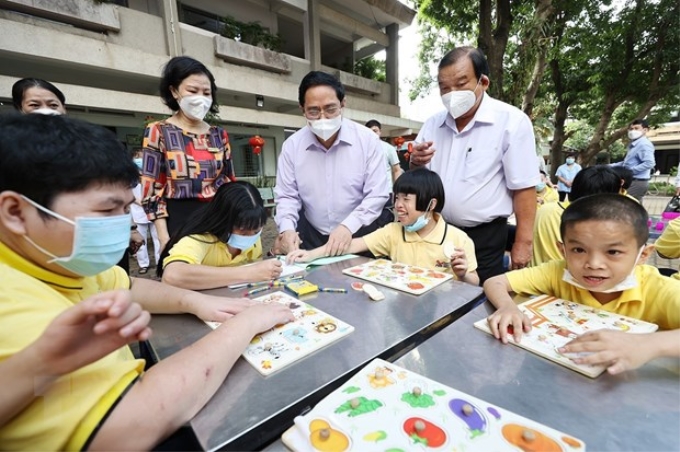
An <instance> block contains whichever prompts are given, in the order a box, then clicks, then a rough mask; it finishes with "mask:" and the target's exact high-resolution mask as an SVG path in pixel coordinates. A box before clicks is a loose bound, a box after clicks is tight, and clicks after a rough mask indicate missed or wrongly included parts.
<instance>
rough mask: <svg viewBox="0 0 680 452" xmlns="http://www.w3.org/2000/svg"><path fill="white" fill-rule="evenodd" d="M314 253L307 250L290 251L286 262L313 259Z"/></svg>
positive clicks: (291, 262) (292, 262)
mask: <svg viewBox="0 0 680 452" xmlns="http://www.w3.org/2000/svg"><path fill="white" fill-rule="evenodd" d="M313 260H314V259H313V257H312V253H311V252H309V251H307V250H295V251H291V252H290V253H288V255H287V256H286V264H288V265H290V264H294V263H296V262H309V261H313Z"/></svg>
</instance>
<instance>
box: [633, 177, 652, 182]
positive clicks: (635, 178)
mask: <svg viewBox="0 0 680 452" xmlns="http://www.w3.org/2000/svg"><path fill="white" fill-rule="evenodd" d="M633 180H641V181H648V180H649V179H639V178H637V177H634V178H633Z"/></svg>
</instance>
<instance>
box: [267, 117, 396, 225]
mask: <svg viewBox="0 0 680 452" xmlns="http://www.w3.org/2000/svg"><path fill="white" fill-rule="evenodd" d="M386 178H387V173H386V172H385V155H384V152H383V150H382V147H381V145H380V140H379V139H378V137H377V136H376V135H375V133H373V132H372V131H371V130H370V129H367V128H366V127H363V126H361V125H359V124H357V123H355V122H353V121H350V120H349V119H345V118H343V120H342V126H341V127H340V131H339V132H338V136H337V138H336V139H335V142H334V143H333V145H332V146H331V147H330V149H326V148H325V147H323V145H322V144H321V143H319V141H318V140H317V138H316V135H314V134H313V133H312V131H311V130H310V129H309V127H308V126H305V127H304V128H302V129H300V130H298V131H297V132H295V133H294V134H293V135H292V136H291V137H289V138H288V139H287V140H286V141H284V143H283V147H282V149H281V155H280V156H279V165H278V169H277V172H276V187H275V188H274V198H275V201H276V225H277V226H278V228H279V232H284V231H289V230H295V229H296V228H297V223H298V212H299V211H300V208H304V210H305V217H306V218H307V220H308V221H309V223H310V224H311V225H312V226H313V227H314V229H316V230H317V231H319V232H320V233H322V234H325V235H328V234H330V233H331V231H333V229H335V228H336V227H337V226H338V225H340V224H343V225H344V226H346V227H347V228H348V229H349V230H350V231H351V232H352V234H354V233H355V232H356V231H357V230H358V229H359V228H361V227H362V226H366V225H369V224H371V223H372V222H373V221H375V220H376V219H377V218H378V216H379V215H380V213H381V212H382V209H383V207H384V206H385V203H386V202H387V198H388V193H387V190H386V186H387V181H386Z"/></svg>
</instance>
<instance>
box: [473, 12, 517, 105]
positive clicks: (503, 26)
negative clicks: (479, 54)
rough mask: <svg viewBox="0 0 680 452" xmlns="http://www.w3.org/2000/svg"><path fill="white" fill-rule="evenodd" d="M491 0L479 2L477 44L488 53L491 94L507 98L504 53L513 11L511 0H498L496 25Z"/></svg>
mask: <svg viewBox="0 0 680 452" xmlns="http://www.w3.org/2000/svg"><path fill="white" fill-rule="evenodd" d="M491 19H492V2H491V0H480V2H479V37H478V38H477V46H478V47H479V48H480V49H482V51H483V52H484V53H485V54H486V59H487V61H488V62H489V78H490V79H491V85H490V86H489V94H491V96H492V97H495V98H497V99H501V100H505V96H504V90H503V55H505V49H506V47H507V45H508V37H509V36H510V28H511V26H512V12H511V11H510V0H497V1H496V27H495V28H494V27H493V25H492V22H491Z"/></svg>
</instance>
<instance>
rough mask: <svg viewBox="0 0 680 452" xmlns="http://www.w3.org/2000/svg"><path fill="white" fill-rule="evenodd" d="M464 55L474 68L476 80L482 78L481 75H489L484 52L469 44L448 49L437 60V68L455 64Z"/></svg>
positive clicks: (440, 68)
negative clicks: (440, 58) (438, 60)
mask: <svg viewBox="0 0 680 452" xmlns="http://www.w3.org/2000/svg"><path fill="white" fill-rule="evenodd" d="M465 57H467V58H469V59H470V61H472V67H473V68H474V70H475V77H476V78H477V80H479V79H480V78H482V75H486V76H487V77H488V76H489V63H488V62H487V61H486V56H485V55H484V52H482V49H479V48H477V47H470V46H463V47H456V48H455V49H453V50H450V51H449V52H448V53H447V54H446V55H444V57H443V58H442V60H441V61H440V62H439V68H438V70H440V71H441V70H442V69H444V68H445V67H448V66H451V65H452V64H455V63H457V62H458V61H459V60H460V59H461V58H465Z"/></svg>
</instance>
